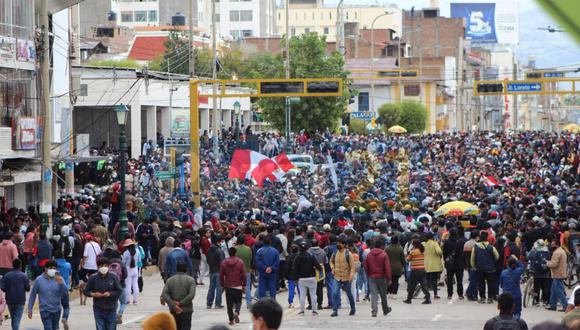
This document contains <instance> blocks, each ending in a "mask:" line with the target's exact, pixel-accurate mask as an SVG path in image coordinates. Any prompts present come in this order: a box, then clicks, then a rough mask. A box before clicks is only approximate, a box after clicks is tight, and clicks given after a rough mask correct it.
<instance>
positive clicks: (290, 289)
mask: <svg viewBox="0 0 580 330" xmlns="http://www.w3.org/2000/svg"><path fill="white" fill-rule="evenodd" d="M296 291H298V296H300V287H299V286H298V285H296V282H294V280H290V279H288V304H289V305H292V304H293V303H294V295H295V294H296Z"/></svg>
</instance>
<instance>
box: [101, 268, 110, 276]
mask: <svg viewBox="0 0 580 330" xmlns="http://www.w3.org/2000/svg"><path fill="white" fill-rule="evenodd" d="M108 272H109V267H107V266H103V267H99V273H101V274H102V275H105V274H107V273H108Z"/></svg>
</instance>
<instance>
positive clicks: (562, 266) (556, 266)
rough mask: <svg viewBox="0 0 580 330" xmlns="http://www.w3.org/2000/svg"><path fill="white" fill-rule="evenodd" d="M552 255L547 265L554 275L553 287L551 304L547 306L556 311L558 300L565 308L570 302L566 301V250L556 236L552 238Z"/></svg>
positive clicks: (551, 289)
mask: <svg viewBox="0 0 580 330" xmlns="http://www.w3.org/2000/svg"><path fill="white" fill-rule="evenodd" d="M551 248H552V251H553V252H552V257H551V258H550V260H548V262H547V263H546V265H547V266H548V268H550V273H551V275H552V287H551V288H550V300H549V304H550V306H548V307H546V309H548V310H552V311H555V310H556V308H557V307H558V301H560V304H562V310H564V309H565V308H566V307H567V306H568V303H567V301H566V290H565V289H564V279H565V278H566V274H567V263H568V262H567V256H566V252H565V251H564V249H562V247H561V246H560V240H559V239H557V238H555V239H553V240H552V244H551Z"/></svg>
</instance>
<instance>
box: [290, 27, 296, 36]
mask: <svg viewBox="0 0 580 330" xmlns="http://www.w3.org/2000/svg"><path fill="white" fill-rule="evenodd" d="M290 35H291V36H295V35H296V29H295V28H292V29H291V30H290Z"/></svg>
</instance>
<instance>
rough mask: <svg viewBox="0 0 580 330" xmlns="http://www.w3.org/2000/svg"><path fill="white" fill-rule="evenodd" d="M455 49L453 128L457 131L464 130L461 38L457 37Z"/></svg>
mask: <svg viewBox="0 0 580 330" xmlns="http://www.w3.org/2000/svg"><path fill="white" fill-rule="evenodd" d="M458 45H459V47H457V65H456V67H457V73H456V76H455V81H456V82H457V86H456V90H457V91H456V94H457V95H456V96H457V97H456V98H455V100H456V103H455V128H456V130H457V131H463V130H465V126H464V124H463V115H464V112H463V109H462V108H463V106H462V102H463V37H461V36H460V37H459V40H458Z"/></svg>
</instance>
